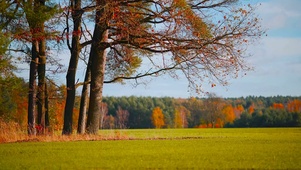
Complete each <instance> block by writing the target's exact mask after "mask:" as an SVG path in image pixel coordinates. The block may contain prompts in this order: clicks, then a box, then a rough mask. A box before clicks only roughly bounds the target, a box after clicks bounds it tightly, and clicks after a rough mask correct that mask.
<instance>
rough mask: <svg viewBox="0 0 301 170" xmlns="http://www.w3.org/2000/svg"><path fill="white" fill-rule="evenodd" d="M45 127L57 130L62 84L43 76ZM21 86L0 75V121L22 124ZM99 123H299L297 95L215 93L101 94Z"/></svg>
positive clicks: (144, 125) (24, 112) (166, 125)
mask: <svg viewBox="0 0 301 170" xmlns="http://www.w3.org/2000/svg"><path fill="white" fill-rule="evenodd" d="M48 84H49V86H48V91H49V93H48V96H47V101H48V102H49V108H47V114H49V124H50V127H51V128H53V129H55V130H61V129H62V126H63V113H64V107H65V99H66V86H64V85H62V86H59V87H58V86H55V85H54V83H53V82H51V81H49V82H48ZM27 88H28V84H27V83H26V82H25V81H24V80H23V79H21V78H17V77H12V78H10V79H1V78H0V104H1V107H0V121H1V120H4V121H13V122H16V123H17V124H19V125H20V126H22V127H24V129H26V126H27V107H28V106H27V95H28V94H27ZM79 104H80V97H77V98H76V103H75V107H74V113H75V114H74V115H73V128H74V129H76V128H77V122H78V112H79ZM99 107H101V113H100V114H101V116H100V127H99V128H100V129H102V128H104V129H108V128H133V129H134V128H186V127H188V128H194V127H201V128H206V127H207V128H210V127H297V126H301V96H300V97H291V96H287V97H284V96H275V97H256V96H249V97H241V98H219V97H216V96H214V95H211V96H209V97H208V98H188V99H181V98H171V97H161V98H158V97H136V96H131V97H104V98H103V103H101V104H100V105H99Z"/></svg>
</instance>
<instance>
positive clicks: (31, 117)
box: [27, 41, 39, 135]
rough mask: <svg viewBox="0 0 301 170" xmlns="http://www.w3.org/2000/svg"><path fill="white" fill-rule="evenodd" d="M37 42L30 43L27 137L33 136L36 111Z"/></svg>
mask: <svg viewBox="0 0 301 170" xmlns="http://www.w3.org/2000/svg"><path fill="white" fill-rule="evenodd" d="M38 50H39V44H38V41H33V42H32V47H31V62H30V71H29V89H28V115H27V118H28V120H27V131H28V134H29V135H35V134H36V129H35V109H36V99H35V94H36V74H37V63H38V59H39V58H38Z"/></svg>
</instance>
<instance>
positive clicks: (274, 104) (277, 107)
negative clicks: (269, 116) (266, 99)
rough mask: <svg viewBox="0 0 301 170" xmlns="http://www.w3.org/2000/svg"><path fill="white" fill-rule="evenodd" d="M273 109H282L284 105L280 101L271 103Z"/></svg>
mask: <svg viewBox="0 0 301 170" xmlns="http://www.w3.org/2000/svg"><path fill="white" fill-rule="evenodd" d="M272 107H273V108H274V109H284V106H283V104H282V103H273V106H272Z"/></svg>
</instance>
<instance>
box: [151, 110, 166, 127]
mask: <svg viewBox="0 0 301 170" xmlns="http://www.w3.org/2000/svg"><path fill="white" fill-rule="evenodd" d="M151 120H152V123H153V125H154V126H155V127H156V128H161V127H163V126H164V125H165V123H164V115H163V113H162V110H161V108H160V107H155V108H154V110H153V114H152V117H151Z"/></svg>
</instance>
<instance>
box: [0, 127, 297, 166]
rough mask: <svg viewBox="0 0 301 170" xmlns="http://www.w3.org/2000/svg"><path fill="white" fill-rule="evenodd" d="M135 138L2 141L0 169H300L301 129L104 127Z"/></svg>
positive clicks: (109, 133) (113, 132) (108, 131)
mask: <svg viewBox="0 0 301 170" xmlns="http://www.w3.org/2000/svg"><path fill="white" fill-rule="evenodd" d="M100 134H101V135H104V136H106V135H112V134H118V135H121V136H127V137H129V138H130V139H133V140H106V141H105V140H104V141H77V142H23V143H5V144H0V158H1V159H0V169H177V168H178V169H300V168H301V129H300V128H271V129H262V128H258V129H257V128H254V129H162V130H159V129H147V130H118V131H115V130H105V131H101V132H100Z"/></svg>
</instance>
